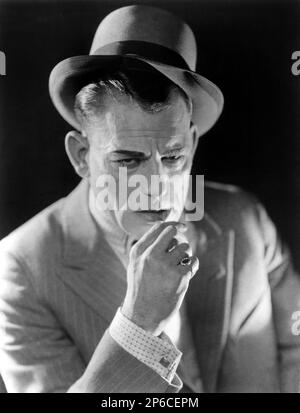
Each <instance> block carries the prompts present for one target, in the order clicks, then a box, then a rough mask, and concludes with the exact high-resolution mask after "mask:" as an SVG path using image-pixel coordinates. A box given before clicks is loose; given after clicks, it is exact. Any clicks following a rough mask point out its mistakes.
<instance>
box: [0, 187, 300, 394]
mask: <svg viewBox="0 0 300 413" xmlns="http://www.w3.org/2000/svg"><path fill="white" fill-rule="evenodd" d="M87 197H88V185H87V183H86V182H85V181H83V182H81V183H80V185H79V186H78V187H77V188H76V189H75V190H74V191H73V192H72V193H71V194H70V195H69V196H68V197H67V198H65V199H62V200H59V201H58V202H56V203H55V204H53V205H51V206H50V207H49V208H47V209H46V210H44V211H42V212H41V213H40V214H38V215H37V216H35V217H34V218H33V219H31V220H30V221H28V222H27V223H25V224H24V225H23V226H22V227H20V228H18V229H17V230H16V231H14V232H13V233H11V234H10V235H9V236H8V237H6V238H5V239H4V240H2V241H1V243H0V316H1V319H0V369H1V374H2V377H3V380H4V382H5V385H6V388H7V391H8V392H67V391H69V392H146V393H147V392H176V391H179V390H180V389H179V388H178V386H176V384H171V385H169V384H168V383H167V382H166V381H165V380H164V379H162V378H161V377H160V376H159V375H157V374H156V373H155V372H154V371H152V370H151V369H150V368H148V367H147V366H145V365H144V364H143V363H141V362H139V361H138V360H137V359H135V358H134V357H132V356H131V355H130V354H129V353H127V352H126V351H125V350H123V349H122V348H121V347H120V346H119V345H118V344H117V343H116V342H114V340H113V339H112V338H111V337H110V335H109V333H108V331H107V328H108V326H109V323H110V321H111V320H112V318H113V316H114V314H115V311H116V309H117V307H118V306H119V305H120V303H121V302H122V299H123V297H124V294H125V291H126V281H125V279H126V271H125V269H124V267H123V265H122V264H121V262H120V260H119V259H118V258H117V256H116V255H115V253H114V251H113V250H112V249H111V247H110V246H109V245H108V244H107V243H106V242H105V240H104V238H103V237H102V236H101V233H99V229H98V227H97V226H96V225H95V223H94V221H93V220H92V218H91V216H90V213H89V210H88V202H87ZM205 210H206V215H205V217H204V219H203V220H202V221H200V222H196V223H193V224H195V230H196V233H197V237H198V240H197V241H198V242H197V255H198V256H199V260H200V268H199V271H198V274H197V275H196V276H195V277H194V278H193V279H192V281H191V283H190V287H189V289H188V292H187V294H186V297H185V301H186V308H187V314H188V319H189V322H190V326H191V329H192V333H193V340H194V345H195V349H196V353H197V358H198V363H199V368H200V372H201V377H202V381H203V387H204V391H206V392H261V391H267V392H276V391H278V390H279V391H289V392H293V391H298V390H299V383H300V374H299V373H300V342H299V336H296V335H293V334H292V323H293V320H292V314H293V313H294V312H295V311H297V310H299V306H300V282H299V278H298V277H297V275H296V274H295V273H294V272H293V270H292V268H291V264H290V260H289V256H288V254H287V253H286V251H285V250H284V249H283V247H282V246H281V244H280V242H279V240H278V238H277V236H276V231H275V229H274V226H273V225H272V223H271V222H270V220H269V219H268V217H267V215H266V214H265V212H264V210H263V208H262V207H261V206H260V205H259V203H257V202H256V200H254V199H252V198H251V197H250V196H248V195H247V194H245V193H243V192H242V191H239V190H237V189H236V188H233V187H228V186H223V185H217V184H209V185H207V187H206V189H205Z"/></svg>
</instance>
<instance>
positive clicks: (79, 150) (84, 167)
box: [65, 130, 90, 178]
mask: <svg viewBox="0 0 300 413" xmlns="http://www.w3.org/2000/svg"><path fill="white" fill-rule="evenodd" d="M65 148H66V152H67V155H68V157H69V159H70V162H71V164H72V165H73V168H74V169H75V171H76V173H77V174H78V175H79V176H80V177H81V178H87V177H89V175H90V170H89V164H88V161H87V154H88V151H89V142H88V140H87V138H86V137H85V136H83V134H82V133H80V132H77V131H75V130H72V131H70V132H68V133H67V134H66V137H65Z"/></svg>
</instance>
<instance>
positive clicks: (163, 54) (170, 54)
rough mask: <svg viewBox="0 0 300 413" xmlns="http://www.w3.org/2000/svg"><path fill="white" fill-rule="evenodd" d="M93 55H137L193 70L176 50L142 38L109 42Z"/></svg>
mask: <svg viewBox="0 0 300 413" xmlns="http://www.w3.org/2000/svg"><path fill="white" fill-rule="evenodd" d="M92 55H120V56H124V55H137V56H139V57H142V58H145V59H149V60H154V61H157V62H160V63H164V64H166V65H170V66H175V67H178V68H180V69H185V70H191V69H190V68H189V67H188V65H187V63H186V61H185V60H184V59H183V57H182V56H181V55H180V54H178V53H176V52H175V51H174V50H172V49H169V48H168V47H165V46H161V45H159V44H156V43H150V42H143V41H140V40H123V41H120V42H112V43H108V44H106V45H105V46H102V47H99V48H98V49H96V50H95V51H94V52H93V53H92Z"/></svg>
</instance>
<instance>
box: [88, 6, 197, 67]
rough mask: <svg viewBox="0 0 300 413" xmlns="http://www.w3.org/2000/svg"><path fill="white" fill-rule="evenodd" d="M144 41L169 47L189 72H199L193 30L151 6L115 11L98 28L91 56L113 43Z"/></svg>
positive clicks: (130, 7) (124, 8)
mask: <svg viewBox="0 0 300 413" xmlns="http://www.w3.org/2000/svg"><path fill="white" fill-rule="evenodd" d="M124 41H142V42H148V43H152V44H153V43H154V44H157V45H159V46H164V47H167V48H169V49H171V50H173V51H174V52H176V53H177V54H179V55H180V56H181V57H182V58H183V59H184V61H185V62H186V63H187V65H188V67H189V68H190V70H193V71H194V70H195V69H196V59H197V45H196V40H195V36H194V33H193V32H192V30H191V28H190V27H189V26H188V25H187V24H186V23H185V22H183V21H182V20H181V19H179V18H178V17H177V16H175V15H174V14H172V13H170V12H168V11H166V10H162V9H158V8H155V7H149V6H141V5H134V6H127V7H122V8H120V9H117V10H114V11H113V12H112V13H110V14H109V15H107V16H106V17H105V18H104V19H103V20H102V21H101V23H100V24H99V26H98V29H97V31H96V33H95V36H94V39H93V43H92V47H91V50H90V55H94V54H97V50H98V49H99V48H102V47H104V46H106V45H108V44H110V43H114V42H124Z"/></svg>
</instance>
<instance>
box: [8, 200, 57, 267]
mask: <svg viewBox="0 0 300 413" xmlns="http://www.w3.org/2000/svg"><path fill="white" fill-rule="evenodd" d="M64 202H65V198H61V199H59V200H58V201H56V202H55V203H53V204H51V205H50V206H48V207H47V208H45V209H44V210H42V211H41V212H39V213H38V214H36V215H35V216H34V217H32V218H31V219H29V220H28V221H26V222H25V223H24V224H22V225H21V226H19V227H18V228H17V229H15V230H14V231H12V232H11V233H10V234H9V235H7V236H6V237H5V238H3V239H2V240H1V241H0V254H8V255H11V256H13V257H15V258H16V259H20V260H25V261H28V260H29V261H30V262H32V257H36V259H37V260H40V261H43V262H44V264H45V265H47V259H48V258H49V257H50V256H51V255H52V256H55V255H56V254H58V253H59V240H60V238H61V211H62V208H63V205H64ZM51 253H52V254H51Z"/></svg>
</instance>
